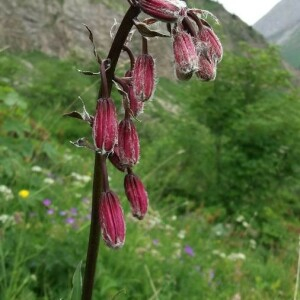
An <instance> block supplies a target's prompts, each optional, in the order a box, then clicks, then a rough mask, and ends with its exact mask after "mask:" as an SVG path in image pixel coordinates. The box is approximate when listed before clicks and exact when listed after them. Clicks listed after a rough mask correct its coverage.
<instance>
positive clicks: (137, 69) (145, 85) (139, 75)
mask: <svg viewBox="0 0 300 300" xmlns="http://www.w3.org/2000/svg"><path fill="white" fill-rule="evenodd" d="M132 73H133V74H132V85H133V90H134V93H135V95H136V98H137V99H138V100H140V101H147V100H149V99H150V98H151V97H152V95H153V93H154V87H155V63H154V59H153V57H152V56H151V55H149V54H141V55H139V56H138V57H137V58H136V61H135V64H134V67H133V70H132Z"/></svg>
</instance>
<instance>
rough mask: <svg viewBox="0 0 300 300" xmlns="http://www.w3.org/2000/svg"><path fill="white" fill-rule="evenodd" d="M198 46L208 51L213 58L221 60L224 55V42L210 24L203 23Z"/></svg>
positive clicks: (198, 36)
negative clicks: (222, 42)
mask: <svg viewBox="0 0 300 300" xmlns="http://www.w3.org/2000/svg"><path fill="white" fill-rule="evenodd" d="M197 41H198V46H199V48H200V51H201V50H204V51H207V52H208V53H209V55H210V56H211V57H212V59H213V60H216V62H218V63H219V62H220V61H221V60H222V57H223V47H222V44H221V42H220V40H219V38H218V37H217V35H216V34H215V32H214V31H213V30H212V29H211V28H210V27H208V26H205V25H203V26H202V27H201V28H200V30H199V32H198V34H197Z"/></svg>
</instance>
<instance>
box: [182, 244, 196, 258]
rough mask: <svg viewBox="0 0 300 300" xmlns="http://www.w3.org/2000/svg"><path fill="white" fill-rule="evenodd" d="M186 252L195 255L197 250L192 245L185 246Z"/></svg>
mask: <svg viewBox="0 0 300 300" xmlns="http://www.w3.org/2000/svg"><path fill="white" fill-rule="evenodd" d="M184 252H185V253H186V254H187V255H189V256H195V252H194V250H193V248H192V247H191V246H188V245H187V246H185V247H184Z"/></svg>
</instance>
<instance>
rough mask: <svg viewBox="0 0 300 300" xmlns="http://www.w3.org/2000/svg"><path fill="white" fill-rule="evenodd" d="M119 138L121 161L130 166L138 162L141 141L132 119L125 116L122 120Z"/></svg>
mask: <svg viewBox="0 0 300 300" xmlns="http://www.w3.org/2000/svg"><path fill="white" fill-rule="evenodd" d="M118 139H119V141H118V149H119V158H120V162H121V163H122V164H123V165H126V166H129V167H131V166H133V165H135V164H137V162H138V160H139V157H140V143H139V138H138V135H137V131H136V128H135V125H134V123H133V121H132V120H131V119H129V118H125V119H123V120H122V121H121V122H120V124H119V135H118Z"/></svg>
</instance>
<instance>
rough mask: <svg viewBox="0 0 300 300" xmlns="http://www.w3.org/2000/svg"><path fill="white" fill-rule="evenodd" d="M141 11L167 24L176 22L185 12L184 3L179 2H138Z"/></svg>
mask: <svg viewBox="0 0 300 300" xmlns="http://www.w3.org/2000/svg"><path fill="white" fill-rule="evenodd" d="M138 4H139V6H140V8H141V10H142V11H143V12H144V13H146V14H148V15H150V16H152V17H153V18H155V19H157V20H160V21H163V22H168V23H175V22H177V20H178V18H179V16H180V15H184V14H185V11H186V3H185V2H184V1H180V0H139V1H138Z"/></svg>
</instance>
